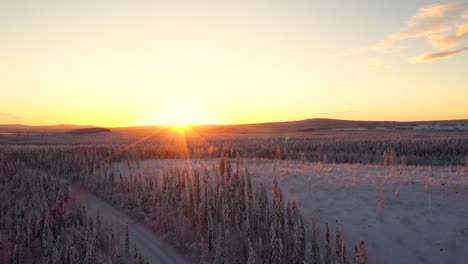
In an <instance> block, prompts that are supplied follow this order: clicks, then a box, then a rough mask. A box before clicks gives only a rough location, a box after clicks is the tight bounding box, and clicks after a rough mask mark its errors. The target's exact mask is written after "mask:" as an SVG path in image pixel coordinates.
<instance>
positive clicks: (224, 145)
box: [4, 131, 468, 166]
mask: <svg viewBox="0 0 468 264" xmlns="http://www.w3.org/2000/svg"><path fill="white" fill-rule="evenodd" d="M45 138H47V137H45ZM111 139H112V140H111ZM132 139H133V141H130V142H127V141H128V140H126V139H125V137H123V138H122V141H119V137H118V136H117V135H113V136H112V137H110V139H109V141H105V142H104V141H103V142H97V143H93V144H90V143H89V142H88V141H87V140H86V138H84V139H82V144H75V145H66V142H60V141H53V140H52V141H47V140H44V143H43V144H45V145H46V146H48V147H50V148H47V152H48V153H47V154H56V155H57V156H58V158H60V155H61V154H60V153H64V152H65V153H66V152H71V153H70V155H74V154H73V153H76V150H79V151H86V152H90V151H91V152H95V153H97V154H98V156H99V157H106V159H110V160H113V161H118V160H126V159H163V158H164V159H175V158H182V159H187V158H192V159H194V158H217V157H221V156H223V155H225V154H227V155H228V156H229V157H231V158H234V157H235V155H236V153H239V154H240V155H241V156H242V157H247V158H266V159H286V160H303V161H309V162H323V163H363V164H368V163H370V164H386V162H385V155H384V152H385V151H387V152H388V151H393V152H394V156H395V159H394V161H395V163H397V164H406V165H434V166H439V165H452V166H457V165H464V164H465V160H466V158H467V156H468V134H466V133H453V132H452V133H449V132H443V133H442V132H440V133H434V132H432V133H431V132H405V131H402V132H382V131H381V132H359V133H357V132H355V133H352V132H346V133H344V132H340V133H338V132H329V133H326V134H325V133H323V134H314V135H312V136H310V137H299V136H292V137H279V136H274V135H273V136H265V135H263V136H246V135H244V136H224V137H221V136H209V137H206V138H203V137H201V136H195V135H192V134H190V133H189V134H187V135H185V136H181V135H177V134H176V135H174V136H172V137H169V138H168V137H161V138H159V137H157V136H152V137H142V138H137V137H136V136H134V137H133V138H132ZM75 140H76V139H75ZM39 142H40V141H39ZM4 146H5V147H6V145H4ZM11 146H14V148H17V150H21V148H26V149H28V148H31V147H32V148H37V151H38V152H39V153H40V152H41V150H44V149H45V148H43V145H42V144H41V145H36V143H35V145H29V144H25V145H21V144H18V143H16V144H15V145H11Z"/></svg>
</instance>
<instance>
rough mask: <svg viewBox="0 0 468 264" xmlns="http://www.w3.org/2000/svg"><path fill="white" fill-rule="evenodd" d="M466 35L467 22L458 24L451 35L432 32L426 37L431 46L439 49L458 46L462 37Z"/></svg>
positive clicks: (467, 30) (467, 34) (467, 31)
mask: <svg viewBox="0 0 468 264" xmlns="http://www.w3.org/2000/svg"><path fill="white" fill-rule="evenodd" d="M466 37H468V23H464V24H461V25H459V26H458V28H457V31H456V32H455V33H454V34H451V35H442V34H434V35H431V36H429V37H428V39H429V41H430V42H431V44H432V46H433V47H434V48H436V49H439V50H447V49H451V48H455V47H457V46H460V45H461V43H462V41H463V39H465V38H466Z"/></svg>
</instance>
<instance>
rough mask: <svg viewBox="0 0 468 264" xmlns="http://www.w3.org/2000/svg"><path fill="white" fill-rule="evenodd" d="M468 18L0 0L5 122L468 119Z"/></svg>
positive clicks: (0, 107) (356, 6)
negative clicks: (467, 104)
mask: <svg viewBox="0 0 468 264" xmlns="http://www.w3.org/2000/svg"><path fill="white" fill-rule="evenodd" d="M467 10H468V5H467V4H466V3H464V2H445V1H444V2H442V3H439V4H434V3H432V2H430V1H373V0H372V1H371V0H366V1H359V2H358V3H356V2H355V1H346V2H343V1H337V0H335V1H327V2H322V1H287V2H282V3H279V2H278V3H276V2H275V3H270V2H269V1H231V2H230V1H202V2H198V1H183V0H181V1H175V2H174V3H172V1H169V2H160V1H135V2H134V1H128V2H125V1H118V3H115V2H114V1H108V0H105V1H98V3H97V2H94V1H79V3H78V2H75V1H68V0H67V1H60V2H54V1H45V2H43V1H37V2H36V1H21V0H20V1H2V2H1V3H0V32H1V33H0V35H1V38H2V39H3V40H8V41H1V43H0V58H2V59H1V60H0V71H1V72H2V74H1V75H0V87H1V96H0V123H1V124H17V123H22V124H31V125H44V124H63V123H67V124H70V123H72V124H94V125H101V126H110V127H112V126H134V125H158V124H161V125H176V126H179V127H183V126H185V125H187V124H238V123H257V122H271V121H285V120H300V119H307V118H336V119H353V120H402V121H408V120H440V119H465V118H468V107H466V98H468V78H466V68H467V67H466V66H467V63H466V62H467V61H468V52H467V51H466V47H467V45H468V42H467V39H468V30H467V29H468V18H467V16H466V12H467ZM383 13H385V14H389V16H391V19H386V20H385V22H383V20H382V19H381V16H380V15H379V14H383Z"/></svg>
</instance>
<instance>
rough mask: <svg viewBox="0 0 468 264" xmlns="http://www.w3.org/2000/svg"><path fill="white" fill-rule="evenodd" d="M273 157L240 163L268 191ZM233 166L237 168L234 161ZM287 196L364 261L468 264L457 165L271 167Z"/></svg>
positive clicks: (157, 163) (467, 225)
mask: <svg viewBox="0 0 468 264" xmlns="http://www.w3.org/2000/svg"><path fill="white" fill-rule="evenodd" d="M218 162H219V161H218V160H192V161H191V162H187V161H184V160H153V161H141V162H140V166H139V169H138V168H135V166H133V167H132V169H131V171H129V169H128V165H127V163H125V162H123V163H118V164H114V169H115V170H116V171H119V172H121V173H122V175H126V174H128V173H143V172H144V171H155V170H156V171H157V170H160V169H165V168H168V167H179V168H181V167H183V166H186V167H191V168H200V169H202V168H203V167H204V166H209V168H211V167H212V166H213V165H214V164H218ZM274 164H275V161H271V160H256V159H251V160H244V161H242V167H243V168H247V169H248V170H249V173H250V174H251V176H252V179H253V180H254V181H262V182H265V183H266V184H267V185H268V186H270V187H271V182H272V175H273V167H274ZM233 166H235V164H234V161H233ZM276 171H277V175H278V179H279V182H280V186H281V188H282V190H283V194H284V195H285V198H286V199H296V200H297V201H298V203H299V205H300V207H301V209H302V212H303V214H304V216H305V218H306V219H305V220H306V221H307V222H309V223H310V221H311V219H314V220H315V221H316V222H317V223H318V224H321V225H319V226H321V227H322V230H321V231H322V232H321V235H324V232H323V226H324V225H323V224H324V223H325V222H328V223H330V224H332V226H333V224H339V225H340V226H341V227H342V229H343V232H344V235H345V238H346V240H347V241H348V243H350V244H351V243H356V242H357V241H358V240H359V239H360V238H363V239H364V240H365V241H366V243H367V247H368V255H369V263H454V264H458V263H460V264H463V263H468V173H467V171H466V168H462V167H434V168H431V167H413V166H393V167H385V166H378V165H348V164H344V165H343V164H341V165H334V164H301V163H299V162H290V161H280V162H278V163H277V165H276Z"/></svg>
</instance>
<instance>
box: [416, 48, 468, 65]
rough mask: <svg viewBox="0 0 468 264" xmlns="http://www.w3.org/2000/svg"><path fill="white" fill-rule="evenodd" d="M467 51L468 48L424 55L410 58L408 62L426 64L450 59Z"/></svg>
mask: <svg viewBox="0 0 468 264" xmlns="http://www.w3.org/2000/svg"><path fill="white" fill-rule="evenodd" d="M465 50H468V47H464V48H460V49H455V50H449V51H443V52H437V53H423V54H421V55H418V56H415V57H412V58H409V59H408V60H409V62H410V63H424V62H429V61H433V60H437V59H442V58H445V57H449V56H452V55H455V54H458V53H460V52H463V51H465Z"/></svg>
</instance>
